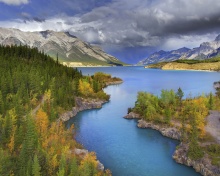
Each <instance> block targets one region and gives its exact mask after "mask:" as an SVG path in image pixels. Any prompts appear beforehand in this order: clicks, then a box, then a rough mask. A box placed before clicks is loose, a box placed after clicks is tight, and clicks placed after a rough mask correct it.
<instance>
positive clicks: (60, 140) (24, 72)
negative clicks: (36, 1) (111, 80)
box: [0, 46, 111, 176]
mask: <svg viewBox="0 0 220 176" xmlns="http://www.w3.org/2000/svg"><path fill="white" fill-rule="evenodd" d="M0 73H1V74H0V175H5V176H7V175H15V176H16V175H18V176H25V175H27V176H29V175H33V176H39V175H58V176H64V175H69V176H73V175H74V176H92V175H111V174H110V171H109V170H107V171H105V172H102V171H100V170H98V169H97V166H98V161H97V160H96V155H95V154H94V153H89V154H87V155H86V156H84V157H82V156H77V155H76V154H75V152H74V149H75V148H78V147H80V145H79V144H78V143H76V141H75V140H74V139H73V128H74V126H72V127H71V128H70V129H68V130H67V129H66V128H65V126H64V124H63V123H62V122H58V121H57V118H58V117H59V115H60V114H61V113H63V112H65V111H66V110H70V109H71V108H72V107H73V106H74V104H75V97H76V96H85V97H87V98H88V97H91V98H98V99H106V100H108V99H109V95H106V94H105V93H104V92H103V90H102V89H103V87H104V86H105V85H104V83H103V82H104V79H105V78H107V77H109V75H105V74H102V73H98V75H104V76H103V77H102V78H97V76H83V75H82V73H81V72H80V71H78V70H77V69H73V68H68V67H65V66H63V65H61V64H60V63H59V60H58V58H57V60H56V61H54V60H53V59H52V58H51V57H49V56H48V55H45V54H44V53H43V52H40V51H38V50H37V49H36V48H30V47H28V46H0Z"/></svg>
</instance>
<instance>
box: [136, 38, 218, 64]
mask: <svg viewBox="0 0 220 176" xmlns="http://www.w3.org/2000/svg"><path fill="white" fill-rule="evenodd" d="M219 55H220V35H218V36H217V37H216V38H215V40H214V41H211V42H203V43H202V44H200V46H199V47H197V48H193V49H189V48H185V47H183V48H180V49H177V50H172V51H163V50H161V51H158V52H155V53H153V54H151V55H150V56H149V57H147V58H146V59H144V60H142V61H140V62H139V63H138V65H148V64H155V63H158V62H170V61H174V60H206V59H209V58H213V57H216V56H219Z"/></svg>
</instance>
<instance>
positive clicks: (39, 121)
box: [35, 108, 49, 139]
mask: <svg viewBox="0 0 220 176" xmlns="http://www.w3.org/2000/svg"><path fill="white" fill-rule="evenodd" d="M35 121H36V126H37V131H38V134H40V136H41V137H42V138H43V139H44V138H45V136H46V135H47V128H48V125H49V120H48V116H47V114H46V113H45V112H44V111H43V110H42V109H41V108H40V109H39V110H38V112H37V114H36V118H35Z"/></svg>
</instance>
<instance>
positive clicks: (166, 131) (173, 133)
mask: <svg viewBox="0 0 220 176" xmlns="http://www.w3.org/2000/svg"><path fill="white" fill-rule="evenodd" d="M137 126H138V127H139V128H151V129H154V130H157V131H160V132H161V134H162V135H163V136H166V137H169V138H172V139H177V140H180V137H181V133H180V132H179V130H178V129H176V128H174V127H172V128H171V127H168V128H165V127H162V125H156V124H153V123H152V122H146V121H145V120H143V119H141V120H138V125H137Z"/></svg>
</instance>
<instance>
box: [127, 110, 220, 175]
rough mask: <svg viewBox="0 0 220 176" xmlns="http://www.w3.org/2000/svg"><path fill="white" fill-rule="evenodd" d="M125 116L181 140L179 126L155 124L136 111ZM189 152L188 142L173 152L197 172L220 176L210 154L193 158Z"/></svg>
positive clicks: (144, 126) (139, 124) (174, 157)
mask: <svg viewBox="0 0 220 176" xmlns="http://www.w3.org/2000/svg"><path fill="white" fill-rule="evenodd" d="M124 118H126V119H140V120H138V124H137V126H138V127H139V128H151V129H155V130H157V131H159V132H160V133H161V134H162V135H163V136H166V137H169V138H172V139H176V140H180V138H181V132H180V131H179V130H178V128H175V127H165V126H164V125H158V124H154V123H152V122H146V121H145V120H143V119H141V117H140V116H139V114H136V113H134V112H130V113H129V114H127V115H126V116H125V117H124ZM187 152H188V144H185V143H181V144H180V145H179V146H177V149H176V150H175V152H174V154H173V159H174V160H175V161H176V162H177V163H180V164H184V165H186V166H190V167H193V168H194V169H195V170H196V172H200V173H201V174H202V175H204V176H220V168H218V167H217V166H214V165H212V164H211V160H210V159H209V157H208V155H207V154H205V156H204V157H203V158H201V159H199V160H196V161H195V160H192V159H190V158H189V157H188V156H187Z"/></svg>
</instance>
